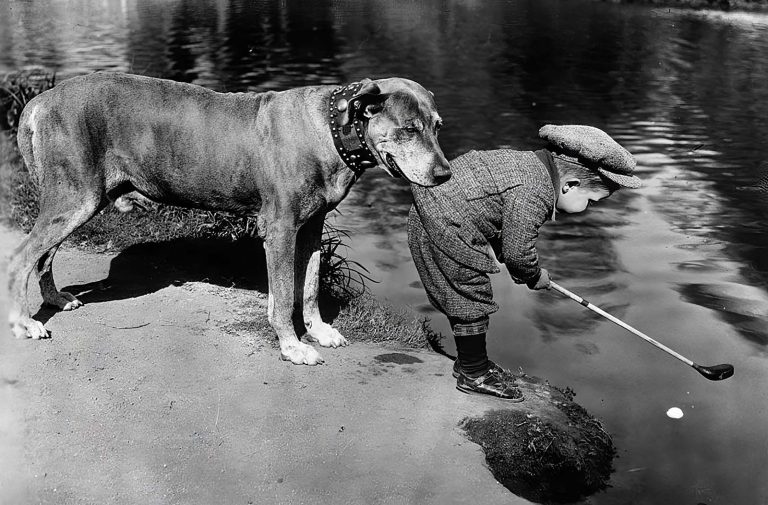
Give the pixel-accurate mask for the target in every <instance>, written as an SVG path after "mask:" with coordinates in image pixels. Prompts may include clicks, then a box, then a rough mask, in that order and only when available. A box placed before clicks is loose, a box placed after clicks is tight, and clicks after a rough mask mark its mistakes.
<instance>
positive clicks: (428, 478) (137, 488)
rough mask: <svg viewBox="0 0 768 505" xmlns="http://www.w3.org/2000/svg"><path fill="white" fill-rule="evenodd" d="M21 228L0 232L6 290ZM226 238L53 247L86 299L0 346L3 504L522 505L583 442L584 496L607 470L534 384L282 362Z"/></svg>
mask: <svg viewBox="0 0 768 505" xmlns="http://www.w3.org/2000/svg"><path fill="white" fill-rule="evenodd" d="M20 238H21V234H20V233H17V232H12V231H9V230H7V229H0V244H2V246H0V253H1V254H2V257H3V264H2V265H0V275H1V276H2V278H0V282H2V284H3V285H5V284H6V277H5V258H6V256H7V254H8V252H9V251H10V248H11V247H12V245H13V244H15V243H16V242H18V240H20ZM163 247H171V248H174V250H172V251H170V250H167V251H164V250H163ZM228 250H229V249H227V248H224V249H213V250H211V249H208V248H201V249H199V250H194V251H193V250H191V249H189V248H181V247H179V243H178V242H172V243H169V245H166V246H164V245H163V244H154V245H149V246H146V247H144V246H137V247H134V248H132V249H131V251H133V252H125V251H124V252H122V253H120V254H96V253H87V252H84V251H82V250H75V249H64V250H62V251H60V252H59V254H58V255H57V259H56V265H55V271H56V279H57V283H58V285H59V286H60V287H62V288H63V289H65V290H67V291H70V292H73V293H75V294H77V295H78V297H80V299H81V300H83V301H84V302H85V303H86V305H85V306H84V307H82V308H80V309H78V310H76V311H74V312H64V313H61V312H59V313H57V312H53V311H49V310H46V309H43V310H41V311H40V312H39V313H38V314H37V317H38V318H39V319H41V320H42V321H44V322H46V325H47V327H48V329H49V330H50V331H51V332H52V338H51V339H46V340H42V341H34V340H14V339H12V338H11V337H10V331H8V332H7V333H8V334H7V335H6V336H5V338H0V405H2V406H3V408H2V409H0V447H2V448H3V451H2V452H0V505H4V504H9V505H10V504H14V505H15V504H24V503H56V504H69V503H72V504H74V503H77V504H81V503H89V504H90V503H94V504H97V503H98V504H102V503H117V504H122V503H125V504H133V503H142V504H154V503H157V504H173V503H183V504H195V503H200V504H209V503H222V504H229V503H233V504H235V503H242V504H249V503H264V504H281V503H291V504H294V503H295V504H300V503H313V504H318V503H319V504H322V503H328V504H336V503H361V504H370V503H393V504H394V503H397V504H404V503H418V504H429V503H435V504H438V503H439V504H453V503H476V502H477V501H478V500H482V501H483V502H484V503H486V504H494V503H504V504H510V503H528V502H527V501H526V500H524V499H523V498H519V497H518V496H515V495H514V494H512V493H510V492H509V490H508V489H507V488H509V489H513V490H516V491H518V490H519V492H520V494H522V495H523V496H527V497H531V496H533V497H541V496H542V494H541V491H542V488H541V486H542V482H544V486H545V487H546V486H547V485H548V484H547V483H546V481H547V480H548V479H549V480H551V481H552V482H555V483H559V484H562V483H563V482H565V481H564V480H563V475H565V474H566V473H567V472H571V473H573V472H572V470H571V469H572V468H576V473H575V474H574V475H572V476H571V477H572V478H573V479H574V482H577V481H578V482H584V481H585V480H587V479H586V478H585V477H584V475H583V474H582V468H584V467H588V466H590V465H592V463H591V461H586V462H585V460H583V459H580V458H581V456H582V455H585V454H589V455H590V456H589V457H588V459H589V458H591V454H592V453H594V452H595V450H594V449H595V448H596V447H597V446H596V445H595V444H594V443H593V441H594V440H596V438H595V437H597V439H600V440H607V446H605V447H599V448H598V450H597V452H601V451H602V452H603V457H602V459H601V460H599V464H600V467H601V469H600V470H599V471H596V472H592V473H594V474H595V475H596V476H597V477H593V476H591V475H590V476H589V478H590V479H596V481H595V482H596V484H597V485H596V486H592V487H590V488H589V489H590V492H593V491H594V490H595V489H600V484H602V482H603V481H604V480H605V479H606V478H607V474H608V473H609V472H610V463H611V460H612V458H613V452H612V451H613V447H612V445H611V444H610V438H609V437H608V436H607V434H604V432H601V431H600V430H602V428H601V427H600V425H599V423H598V422H597V421H595V420H593V419H592V418H591V417H589V416H587V415H586V413H585V412H584V413H583V416H582V417H583V419H584V422H583V423H582V422H581V421H580V420H578V419H580V418H578V417H574V416H573V415H571V414H572V413H573V412H574V410H573V409H572V407H573V406H575V404H572V403H571V402H570V397H569V395H568V393H567V392H565V394H563V393H562V392H560V391H558V390H556V389H554V388H551V387H550V386H549V385H548V384H546V383H544V382H542V381H538V380H533V379H529V380H527V381H526V382H525V383H524V384H523V387H524V390H525V393H526V401H525V402H523V403H520V404H509V403H505V402H502V401H499V400H495V399H491V398H484V397H476V396H468V395H464V394H461V393H459V392H457V391H456V390H455V387H454V386H455V379H453V378H452V377H451V367H452V361H451V360H449V359H447V358H446V357H444V356H441V355H439V354H437V353H434V352H430V351H425V350H415V349H412V348H396V347H393V346H392V345H385V344H366V343H359V342H355V335H354V334H348V335H347V336H348V337H349V338H350V340H351V341H352V342H353V343H352V345H350V346H349V347H347V348H343V349H323V350H322V353H323V356H324V357H325V359H326V364H325V365H323V366H317V367H302V366H294V365H290V364H288V363H285V362H283V361H280V360H279V359H278V351H277V346H276V340H275V338H274V336H273V333H272V330H271V329H270V328H269V325H268V324H267V322H266V296H265V294H264V290H265V287H266V282H265V278H264V276H263V273H262V274H261V275H259V274H258V273H257V272H254V275H253V277H254V281H253V284H252V285H250V286H248V289H243V288H239V287H232V284H231V282H230V280H229V279H231V276H232V272H231V271H230V272H229V273H227V268H226V263H227V256H226V251H228ZM137 251H138V252H137ZM144 251H146V252H148V253H149V254H142V252H144ZM222 251H224V253H222ZM222 254H223V255H222ZM246 263H247V261H246ZM229 268H230V269H231V268H233V265H229ZM234 268H235V270H237V271H238V272H240V273H242V271H243V270H245V269H248V268H249V266H248V265H239V266H237V265H235V266H234ZM31 291H32V293H33V294H34V296H35V297H36V299H35V304H36V305H37V304H39V302H40V300H39V294H38V293H37V289H36V288H35V289H32V290H31ZM0 304H2V307H3V314H2V317H3V320H6V318H7V315H6V312H7V305H8V300H7V293H6V292H5V290H3V291H2V296H1V297H0ZM343 323H344V321H343V316H342V320H340V324H341V327H344V324H343ZM357 327H358V328H359V324H358V326H357ZM353 333H354V332H353ZM499 409H501V410H499ZM486 414H489V415H486ZM580 415H581V413H580ZM468 420H469V421H468ZM579 424H583V425H584V427H586V428H588V431H579V430H577V429H574V427H576V428H578V426H575V425H579ZM594 427H596V429H593V428H594ZM464 429H467V432H466V433H465V431H464ZM603 435H604V436H603ZM467 436H469V437H470V438H471V439H472V440H474V441H476V442H477V443H478V444H481V445H482V446H483V447H485V449H486V452H487V454H488V456H489V460H488V461H489V462H491V468H490V469H489V468H488V466H487V464H486V460H485V455H484V452H483V450H482V449H481V448H480V446H479V445H476V444H475V443H473V442H470V441H469V440H468V438H467ZM558 437H560V438H558ZM600 440H598V442H599V441H600ZM585 444H586V447H585ZM604 445H605V444H604ZM523 463H524V464H523ZM491 471H493V474H492V472H491ZM494 474H495V475H496V477H497V478H498V479H499V480H500V481H502V482H505V484H507V488H505V487H504V486H502V485H501V484H499V482H497V480H496V479H495V478H494ZM521 482H522V486H521ZM569 482H570V481H569ZM593 484H594V483H593ZM571 491H572V489H571V488H570V487H569V489H566V495H567V494H568V493H570V492H571ZM544 496H546V495H544ZM537 501H538V500H537Z"/></svg>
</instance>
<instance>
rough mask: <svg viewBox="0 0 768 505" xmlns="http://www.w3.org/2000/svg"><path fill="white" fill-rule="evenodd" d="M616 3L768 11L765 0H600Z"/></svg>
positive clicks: (679, 7)
mask: <svg viewBox="0 0 768 505" xmlns="http://www.w3.org/2000/svg"><path fill="white" fill-rule="evenodd" d="M599 1H601V2H607V3H615V4H637V5H652V6H654V7H668V8H675V9H693V10H720V11H744V12H768V1H765V0H756V1H749V0H599Z"/></svg>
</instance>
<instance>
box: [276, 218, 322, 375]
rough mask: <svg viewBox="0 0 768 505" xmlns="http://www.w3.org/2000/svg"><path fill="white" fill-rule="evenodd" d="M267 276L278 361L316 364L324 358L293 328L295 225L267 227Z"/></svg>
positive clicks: (285, 223) (286, 223)
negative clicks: (278, 355)
mask: <svg viewBox="0 0 768 505" xmlns="http://www.w3.org/2000/svg"><path fill="white" fill-rule="evenodd" d="M264 250H265V251H266V256H267V274H268V277H269V305H268V309H267V317H268V318H269V323H270V324H271V325H272V328H273V329H274V330H275V332H276V333H277V338H278V339H279V340H280V358H281V359H283V360H286V361H291V362H292V363H294V364H297V365H317V364H318V363H323V358H322V357H321V356H320V354H319V353H318V352H317V351H316V350H315V349H314V348H313V347H312V346H310V345H307V344H304V343H302V342H300V341H299V339H298V337H297V336H296V331H295V329H294V327H293V300H294V276H295V273H294V265H295V263H296V261H295V253H296V225H295V224H293V223H288V222H285V221H284V220H281V221H278V222H273V223H270V225H268V229H267V230H266V235H265V238H264Z"/></svg>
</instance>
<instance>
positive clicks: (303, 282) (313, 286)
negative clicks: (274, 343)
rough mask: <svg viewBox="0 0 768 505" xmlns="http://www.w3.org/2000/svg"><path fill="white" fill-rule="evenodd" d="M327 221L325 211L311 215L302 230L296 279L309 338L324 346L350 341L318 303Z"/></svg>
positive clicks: (341, 344) (334, 345) (297, 255)
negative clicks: (324, 317) (321, 314)
mask: <svg viewBox="0 0 768 505" xmlns="http://www.w3.org/2000/svg"><path fill="white" fill-rule="evenodd" d="M324 221H325V214H324V213H321V214H319V215H317V216H315V217H313V218H312V219H310V220H309V222H307V223H306V224H305V225H304V226H302V228H301V230H300V231H299V240H298V243H297V251H296V253H297V254H296V257H297V261H298V264H297V265H296V273H297V277H296V282H297V288H298V287H299V286H302V287H303V289H302V291H303V297H302V298H301V299H299V300H297V301H300V302H301V303H302V307H303V309H302V314H303V316H304V325H305V326H306V328H307V338H308V339H309V340H312V341H314V342H317V343H318V344H320V345H321V346H323V347H340V346H345V345H347V339H346V338H344V336H343V335H342V334H341V333H339V332H338V330H336V329H335V328H334V327H333V326H331V325H330V324H328V323H326V322H325V321H323V320H322V318H321V317H320V308H319V307H318V291H319V288H320V249H321V242H322V234H323V222H324Z"/></svg>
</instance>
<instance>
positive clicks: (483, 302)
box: [408, 209, 499, 335]
mask: <svg viewBox="0 0 768 505" xmlns="http://www.w3.org/2000/svg"><path fill="white" fill-rule="evenodd" d="M408 246H409V247H410V249H411V256H412V257H413V262H414V263H415V264H416V270H417V271H418V272H419V277H420V278H421V282H422V284H424V289H425V290H426V292H427V297H428V298H429V301H430V303H431V304H432V305H433V306H434V307H435V308H436V309H437V310H439V311H440V312H442V313H443V314H445V315H446V316H448V319H449V320H450V322H451V326H452V327H453V331H454V334H456V335H477V334H479V333H485V331H486V329H487V326H488V316H489V315H490V314H493V313H494V312H496V311H497V310H499V306H498V305H497V304H496V302H494V301H493V289H492V287H491V279H490V278H489V277H488V274H487V273H485V272H482V271H479V270H475V269H473V268H470V267H468V266H466V265H464V264H462V263H459V262H458V261H456V260H454V259H453V258H451V257H450V256H448V255H447V254H445V253H444V252H442V251H441V250H440V249H439V248H437V247H436V246H435V245H434V244H432V242H430V240H429V236H428V235H427V232H426V230H425V229H424V226H423V225H422V223H421V220H420V219H419V215H418V213H417V212H416V210H415V209H411V212H410V214H409V216H408Z"/></svg>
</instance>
